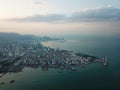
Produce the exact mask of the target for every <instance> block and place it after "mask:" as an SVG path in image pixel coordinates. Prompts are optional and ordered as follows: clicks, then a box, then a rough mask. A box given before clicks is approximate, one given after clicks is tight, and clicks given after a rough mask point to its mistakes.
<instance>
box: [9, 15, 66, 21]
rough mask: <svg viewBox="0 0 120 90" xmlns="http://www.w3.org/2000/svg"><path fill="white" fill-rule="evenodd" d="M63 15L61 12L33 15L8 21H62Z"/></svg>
mask: <svg viewBox="0 0 120 90" xmlns="http://www.w3.org/2000/svg"><path fill="white" fill-rule="evenodd" d="M64 18H65V16H64V15H61V14H48V15H33V16H29V17H25V18H14V19H9V21H17V22H62V21H64Z"/></svg>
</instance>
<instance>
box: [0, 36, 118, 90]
mask: <svg viewBox="0 0 120 90" xmlns="http://www.w3.org/2000/svg"><path fill="white" fill-rule="evenodd" d="M65 40H66V41H64V42H62V41H57V42H56V41H49V42H44V43H43V45H44V46H49V47H52V48H60V49H65V50H70V51H75V52H78V51H79V52H82V53H86V54H90V55H95V56H99V57H108V66H106V67H105V66H103V65H102V64H99V63H98V64H96V63H95V64H90V65H87V66H86V67H85V68H82V69H81V70H80V71H79V72H71V73H68V72H66V71H60V70H57V69H50V70H48V71H42V70H41V69H40V68H39V69H33V68H25V69H23V72H20V73H10V74H9V73H8V74H6V75H5V76H4V77H2V78H0V82H5V84H4V85H0V90H96V89H97V90H101V89H102V90H105V89H109V90H115V89H120V70H119V69H120V38H119V36H109V37H108V36H106V37H102V36H99V37H98V36H94V37H92V36H90V37H79V36H71V37H65ZM10 80H15V83H13V84H10V83H9V81H10Z"/></svg>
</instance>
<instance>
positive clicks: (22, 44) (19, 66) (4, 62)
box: [0, 35, 107, 77]
mask: <svg viewBox="0 0 120 90" xmlns="http://www.w3.org/2000/svg"><path fill="white" fill-rule="evenodd" d="M12 36H14V35H12ZM21 37H23V36H22V35H21ZM29 37H30V36H29ZM47 40H48V39H47ZM3 41H4V40H3ZM41 41H46V37H42V38H40V39H29V40H28V38H27V39H23V40H21V39H20V38H19V39H18V40H14V41H13V42H12V41H11V43H10V42H9V43H8V44H7V45H3V46H1V47H0V74H1V76H0V77H2V76H4V75H5V74H6V73H8V72H21V71H22V70H23V68H24V67H32V68H41V69H42V70H45V71H47V70H48V69H50V68H54V69H60V70H67V71H68V72H71V71H78V70H79V68H83V67H84V66H85V65H87V64H90V63H97V62H98V63H102V64H103V65H106V62H107V61H106V58H99V57H96V56H90V55H86V54H82V53H80V52H77V53H76V52H73V51H67V50H61V49H59V48H57V49H53V48H50V47H45V46H43V45H42V44H41ZM4 42H5V41H4ZM5 43H6V42H5Z"/></svg>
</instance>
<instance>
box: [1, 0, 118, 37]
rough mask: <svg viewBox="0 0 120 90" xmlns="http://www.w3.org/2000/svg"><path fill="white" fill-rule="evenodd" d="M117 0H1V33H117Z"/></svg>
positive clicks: (58, 34)
mask: <svg viewBox="0 0 120 90" xmlns="http://www.w3.org/2000/svg"><path fill="white" fill-rule="evenodd" d="M119 2H120V1H119V0H102V1H101V0H89V1H84V0H77V1H73V0H69V1H68V0H61V1H57V0H51V1H50V0H11V1H9V0H4V1H1V3H0V11H1V13H0V32H15V33H20V34H34V35H48V36H60V35H103V36H111V35H112V36H114V35H120V30H119V26H120V18H119V15H120V3H119Z"/></svg>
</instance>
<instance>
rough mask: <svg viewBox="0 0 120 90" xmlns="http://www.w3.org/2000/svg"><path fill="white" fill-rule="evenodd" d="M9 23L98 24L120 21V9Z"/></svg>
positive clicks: (37, 16) (106, 9) (20, 19)
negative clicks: (97, 22)
mask: <svg viewBox="0 0 120 90" xmlns="http://www.w3.org/2000/svg"><path fill="white" fill-rule="evenodd" d="M8 21H16V22H48V23H50V22H66V23H68V22H70V23H79V22H96V21H120V9H118V8H113V7H112V6H111V5H108V6H107V7H104V8H101V7H97V8H94V9H88V8H87V9H84V10H82V11H80V12H74V13H72V14H71V15H63V14H48V15H33V16H28V17H24V18H12V19H8Z"/></svg>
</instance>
